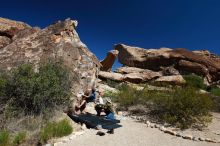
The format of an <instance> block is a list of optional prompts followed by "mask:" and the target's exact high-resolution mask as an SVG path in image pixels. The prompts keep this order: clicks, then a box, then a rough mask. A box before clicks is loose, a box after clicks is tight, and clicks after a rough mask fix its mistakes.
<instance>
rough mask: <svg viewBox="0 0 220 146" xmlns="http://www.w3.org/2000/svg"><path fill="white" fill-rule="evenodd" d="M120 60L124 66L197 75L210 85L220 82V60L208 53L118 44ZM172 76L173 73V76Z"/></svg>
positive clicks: (116, 47)
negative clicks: (171, 69)
mask: <svg viewBox="0 0 220 146" xmlns="http://www.w3.org/2000/svg"><path fill="white" fill-rule="evenodd" d="M115 49H116V50H118V51H119V54H118V59H119V62H120V63H122V64H123V65H126V66H130V67H138V68H142V69H150V70H153V71H161V70H163V69H166V68H170V67H171V68H173V69H174V70H173V71H174V72H175V74H173V75H178V72H179V73H180V74H188V73H195V74H197V75H200V76H203V77H204V78H205V79H206V80H207V81H208V82H209V83H213V82H217V81H219V80H220V58H219V57H218V56H217V55H214V54H211V53H209V52H208V51H194V52H191V51H188V50H186V49H170V48H161V49H143V48H138V47H130V46H126V45H123V44H118V45H116V46H115ZM165 72H166V71H165ZM170 75H172V72H171V74H170Z"/></svg>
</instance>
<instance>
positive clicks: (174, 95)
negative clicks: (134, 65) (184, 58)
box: [115, 85, 213, 128]
mask: <svg viewBox="0 0 220 146" xmlns="http://www.w3.org/2000/svg"><path fill="white" fill-rule="evenodd" d="M119 90H120V91H119V93H117V94H115V99H116V100H115V101H116V102H118V103H119V106H120V107H126V108H127V107H129V106H132V105H138V104H142V105H145V106H148V107H152V109H151V110H152V113H154V115H153V116H154V117H158V118H160V120H162V121H164V122H168V123H170V124H173V125H177V126H179V127H180V128H188V127H190V126H192V125H201V126H204V125H205V124H206V122H207V121H208V120H207V119H209V118H208V117H209V111H210V110H211V108H212V106H213V102H212V100H211V99H210V98H209V96H208V95H204V94H199V92H197V90H196V89H195V88H193V87H189V86H186V87H174V88H173V90H170V91H155V90H147V89H143V90H137V89H135V88H133V87H129V86H126V85H124V86H121V87H120V88H119ZM149 105H151V106H149ZM152 105H153V106H152ZM155 114H156V115H155Z"/></svg>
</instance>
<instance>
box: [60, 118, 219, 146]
mask: <svg viewBox="0 0 220 146" xmlns="http://www.w3.org/2000/svg"><path fill="white" fill-rule="evenodd" d="M214 116H215V118H214V119H213V120H214V121H213V123H212V124H211V125H210V126H209V128H211V129H210V130H206V131H204V132H203V133H201V132H200V133H199V131H196V132H197V133H196V132H195V131H194V133H193V134H197V135H198V134H201V135H202V136H203V135H205V136H213V135H215V134H213V133H215V132H218V129H219V130H220V126H219V124H220V114H214ZM121 125H122V127H121V128H118V129H116V130H115V133H114V134H108V133H106V130H103V132H105V135H104V136H99V135H96V133H97V130H94V129H86V131H85V133H84V134H83V135H81V136H78V137H76V138H75V139H73V140H71V141H68V142H67V143H63V144H59V146H73V145H76V146H220V144H219V143H216V144H214V143H208V142H201V141H192V140H187V139H183V138H180V137H176V136H172V135H169V134H165V133H163V132H161V131H160V130H158V129H156V128H149V127H147V126H146V124H143V123H139V122H137V121H135V120H133V119H130V118H122V119H121ZM212 130H214V131H212ZM191 132H193V131H190V130H188V131H184V133H191ZM211 133H212V134H213V135H210V134H211ZM217 136H218V135H217ZM218 137H220V136H218Z"/></svg>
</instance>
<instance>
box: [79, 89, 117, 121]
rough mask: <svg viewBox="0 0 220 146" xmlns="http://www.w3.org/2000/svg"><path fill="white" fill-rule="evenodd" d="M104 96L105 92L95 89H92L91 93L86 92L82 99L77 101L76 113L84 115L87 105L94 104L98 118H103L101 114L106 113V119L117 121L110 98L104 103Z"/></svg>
mask: <svg viewBox="0 0 220 146" xmlns="http://www.w3.org/2000/svg"><path fill="white" fill-rule="evenodd" d="M103 95H104V91H100V90H98V91H96V89H95V88H92V90H91V91H89V90H87V91H85V93H84V94H83V95H82V96H81V98H80V99H77V103H76V105H75V112H77V113H78V112H80V113H84V110H85V108H86V105H87V103H89V102H94V103H95V107H94V108H95V110H96V112H97V116H101V113H102V112H104V113H105V114H106V119H108V120H113V119H115V117H114V110H113V105H112V102H111V100H110V99H109V98H106V102H105V103H104V102H103V98H102V97H103Z"/></svg>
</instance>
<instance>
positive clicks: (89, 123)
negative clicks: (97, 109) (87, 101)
mask: <svg viewBox="0 0 220 146" xmlns="http://www.w3.org/2000/svg"><path fill="white" fill-rule="evenodd" d="M68 116H69V117H70V118H71V119H72V120H73V121H75V122H76V123H81V124H85V125H86V127H87V128H96V127H97V126H98V125H101V126H102V128H103V129H107V130H110V129H116V128H120V127H122V125H120V124H119V123H120V120H108V119H105V117H104V116H100V117H99V116H96V115H94V114H90V113H86V114H79V115H76V114H68Z"/></svg>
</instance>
